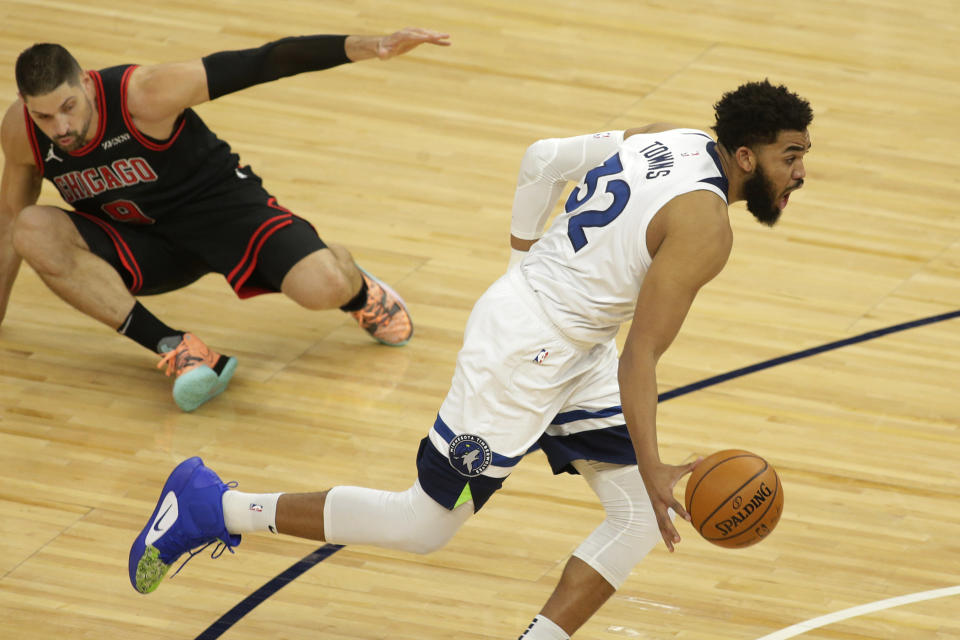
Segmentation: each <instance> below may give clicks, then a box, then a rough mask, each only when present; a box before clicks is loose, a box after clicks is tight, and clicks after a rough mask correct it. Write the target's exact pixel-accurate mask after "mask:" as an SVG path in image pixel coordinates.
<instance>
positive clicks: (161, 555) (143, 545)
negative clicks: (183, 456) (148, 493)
mask: <svg viewBox="0 0 960 640" xmlns="http://www.w3.org/2000/svg"><path fill="white" fill-rule="evenodd" d="M227 489H228V485H226V484H225V483H223V482H221V480H220V478H219V476H217V474H216V473H214V472H213V471H212V470H211V469H209V468H208V467H206V466H204V464H203V460H201V459H200V458H198V457H193V458H190V459H188V460H184V461H183V462H181V463H180V464H178V465H177V467H176V468H175V469H174V470H173V472H172V473H171V474H170V476H169V477H168V478H167V482H166V484H164V485H163V491H161V492H160V499H159V500H158V501H157V508H156V509H154V510H153V515H152V516H150V520H149V521H148V522H147V526H145V527H144V528H143V530H142V531H141V532H140V535H139V536H137V539H136V540H134V541H133V546H132V547H130V561H129V569H130V584H132V585H133V588H134V589H136V590H137V591H139V592H140V593H150V592H151V591H153V590H154V589H156V588H157V587H158V586H160V581H161V580H163V577H164V576H165V575H166V574H167V571H168V570H169V569H170V565H172V564H173V563H174V562H176V561H177V558H179V557H180V556H182V555H183V554H184V553H188V552H189V553H190V557H189V558H187V560H189V559H190V558H192V557H193V556H194V555H196V554H197V553H200V551H201V550H202V549H205V548H206V547H208V546H209V545H211V544H213V543H214V542H217V541H219V542H220V543H221V544H220V545H218V546H217V548H216V549H215V550H214V552H213V554H212V555H213V556H214V557H219V554H218V553H217V551H219V552H220V553H223V546H224V545H225V546H226V548H227V549H229V550H230V552H231V553H233V547H235V546H237V545H238V544H240V536H239V535H231V534H230V533H229V532H228V531H227V527H226V525H225V524H224V522H223V503H222V502H221V500H222V496H223V493H224V492H225V491H226V490H227ZM198 547H199V548H198ZM193 549H197V550H196V551H192V550H193ZM184 564H186V562H184ZM180 566H181V568H182V567H183V565H180ZM178 571H179V569H178Z"/></svg>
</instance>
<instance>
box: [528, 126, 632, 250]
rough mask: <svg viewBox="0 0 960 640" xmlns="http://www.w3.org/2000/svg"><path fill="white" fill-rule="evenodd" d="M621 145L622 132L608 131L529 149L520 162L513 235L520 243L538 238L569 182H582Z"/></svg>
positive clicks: (542, 142) (551, 140)
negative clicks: (589, 171) (587, 173)
mask: <svg viewBox="0 0 960 640" xmlns="http://www.w3.org/2000/svg"><path fill="white" fill-rule="evenodd" d="M622 142H623V131H605V132H602V133H593V134H588V135H584V136H575V137H573V138H547V139H545V140H538V141H537V142H534V143H533V144H532V145H530V146H529V147H528V148H527V152H526V153H525V154H524V155H523V160H522V161H521V162H520V175H519V176H518V177H517V192H516V194H515V195H514V197H513V218H512V221H511V223H510V233H511V234H512V235H513V236H515V237H517V238H520V239H521V240H536V239H537V238H539V237H540V236H541V235H542V234H543V227H544V225H546V223H547V218H549V217H550V212H551V211H553V207H554V205H556V203H557V199H558V198H559V197H560V194H561V192H562V191H563V187H564V186H565V185H566V184H567V181H568V180H574V179H577V180H579V179H580V178H582V177H583V174H585V173H586V172H587V171H588V170H590V169H592V168H593V167H595V166H596V165H598V164H600V163H601V162H602V161H603V160H605V159H606V158H607V157H608V156H609V155H610V154H612V153H613V152H614V151H616V150H617V149H618V148H619V147H620V144H621V143H622Z"/></svg>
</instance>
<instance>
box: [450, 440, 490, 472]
mask: <svg viewBox="0 0 960 640" xmlns="http://www.w3.org/2000/svg"><path fill="white" fill-rule="evenodd" d="M492 459H493V453H492V452H491V451H490V445H488V444H487V443H486V441H485V440H484V439H483V438H480V437H478V436H472V435H470V434H469V433H464V434H462V435H459V436H457V437H456V438H454V439H453V440H451V441H450V466H451V467H453V468H454V469H456V470H457V471H459V472H460V473H461V474H462V475H465V476H470V477H473V476H478V475H480V474H481V473H483V471H484V469H486V468H487V467H489V466H490V461H491V460H492Z"/></svg>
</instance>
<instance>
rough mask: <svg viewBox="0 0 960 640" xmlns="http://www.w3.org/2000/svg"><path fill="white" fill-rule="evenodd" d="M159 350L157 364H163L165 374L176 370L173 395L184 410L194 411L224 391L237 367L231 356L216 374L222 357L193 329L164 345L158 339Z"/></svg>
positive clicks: (159, 367) (171, 373)
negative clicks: (178, 340) (177, 340)
mask: <svg viewBox="0 0 960 640" xmlns="http://www.w3.org/2000/svg"><path fill="white" fill-rule="evenodd" d="M174 339H175V338H174ZM164 340H168V339H167V338H164ZM170 341H171V342H172V340H170ZM164 347H166V348H164ZM161 350H163V351H164V354H163V357H162V358H160V362H159V363H158V364H157V368H158V369H162V368H163V367H166V368H167V371H166V374H167V375H168V376H170V375H174V374H176V376H177V378H176V380H175V381H174V383H173V399H174V401H175V402H176V403H177V406H179V407H180V408H181V409H183V410H184V411H193V410H194V409H196V408H197V407H199V406H200V405H202V404H203V403H204V402H206V401H207V400H210V399H211V398H213V397H215V396H217V395H219V394H221V393H223V390H224V389H226V388H227V385H228V384H229V383H230V378H232V377H233V372H234V371H235V370H236V368H237V359H236V358H234V357H232V356H230V357H229V358H228V359H227V362H226V364H225V365H224V367H223V369H222V370H221V371H220V373H219V374H218V373H217V372H216V369H215V367H216V365H217V362H218V361H219V360H220V358H221V356H220V354H219V353H217V352H216V351H214V350H213V349H211V348H210V347H208V346H207V345H205V344H203V342H202V341H201V340H200V338H198V337H197V336H195V335H193V334H192V333H185V334H183V338H181V339H180V342H179V343H177V344H173V345H163V343H162V342H161Z"/></svg>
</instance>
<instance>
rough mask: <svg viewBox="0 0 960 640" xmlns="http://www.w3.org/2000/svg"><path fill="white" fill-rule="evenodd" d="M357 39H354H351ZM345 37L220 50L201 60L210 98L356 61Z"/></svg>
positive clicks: (299, 39)
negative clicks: (348, 48)
mask: <svg viewBox="0 0 960 640" xmlns="http://www.w3.org/2000/svg"><path fill="white" fill-rule="evenodd" d="M351 37H354V36H351ZM347 40H348V37H347V36H345V35H315V36H300V37H294V38H283V39H282V40H276V41H274V42H268V43H267V44H265V45H263V46H262V47H257V48H255V49H242V50H239V51H220V52H218V53H213V54H210V55H208V56H205V57H204V58H203V59H202V62H203V66H204V69H205V70H206V74H207V88H208V90H209V93H210V99H211V100H213V99H215V98H218V97H220V96H223V95H226V94H228V93H233V92H235V91H240V90H241V89H245V88H247V87H252V86H253V85H256V84H262V83H264V82H271V81H273V80H278V79H280V78H286V77H288V76H293V75H296V74H298V73H304V72H307V71H321V70H323V69H329V68H331V67H336V66H338V65H341V64H346V63H348V62H351V60H355V59H356V58H352V57H350V56H348V53H347V49H346V44H345V43H346V41H347Z"/></svg>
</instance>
